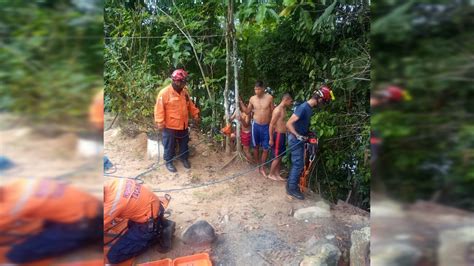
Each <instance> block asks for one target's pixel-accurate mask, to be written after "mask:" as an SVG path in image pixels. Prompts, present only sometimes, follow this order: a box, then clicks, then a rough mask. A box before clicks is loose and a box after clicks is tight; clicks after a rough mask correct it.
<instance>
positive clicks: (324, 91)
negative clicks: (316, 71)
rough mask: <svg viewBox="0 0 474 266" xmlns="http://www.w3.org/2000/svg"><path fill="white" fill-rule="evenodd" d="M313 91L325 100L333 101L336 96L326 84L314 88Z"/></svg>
mask: <svg viewBox="0 0 474 266" xmlns="http://www.w3.org/2000/svg"><path fill="white" fill-rule="evenodd" d="M315 93H316V94H317V95H318V96H319V97H321V98H322V99H323V101H325V102H330V101H334V100H335V99H336V98H335V97H334V94H333V92H332V90H331V89H330V88H329V87H328V86H322V87H321V89H319V90H316V91H315Z"/></svg>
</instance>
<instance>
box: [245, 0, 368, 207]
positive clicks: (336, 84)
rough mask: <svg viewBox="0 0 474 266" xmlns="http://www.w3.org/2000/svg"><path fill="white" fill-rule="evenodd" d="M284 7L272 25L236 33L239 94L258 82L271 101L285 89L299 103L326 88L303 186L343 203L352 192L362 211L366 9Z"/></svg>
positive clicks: (302, 4)
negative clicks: (329, 99)
mask: <svg viewBox="0 0 474 266" xmlns="http://www.w3.org/2000/svg"><path fill="white" fill-rule="evenodd" d="M284 3H285V6H284V7H282V8H283V11H281V12H280V15H281V16H282V17H281V18H280V19H279V20H278V21H274V25H273V26H270V27H267V28H265V29H261V28H260V27H256V26H253V25H248V26H246V27H245V28H244V29H242V38H243V40H242V45H241V47H242V48H241V50H242V57H243V73H244V75H249V76H250V77H249V76H245V77H244V78H243V82H244V84H243V87H244V89H245V91H243V92H242V94H243V95H245V96H249V95H251V94H252V90H248V89H250V88H252V87H253V86H252V82H253V81H254V80H255V79H263V80H265V81H266V82H267V85H268V86H269V87H271V88H272V90H273V91H274V94H275V96H279V95H281V94H283V93H285V92H290V93H291V94H292V95H293V98H294V99H296V100H298V101H299V102H300V103H301V102H302V101H305V100H307V99H308V98H309V97H310V96H311V94H312V91H313V89H314V88H315V86H316V87H317V86H319V85H320V84H322V83H326V84H328V85H329V86H330V87H331V88H332V89H333V90H334V92H335V94H336V101H334V102H333V103H331V105H330V106H327V107H324V108H322V109H319V110H317V111H316V113H315V115H314V116H313V117H312V119H311V130H313V131H315V132H316V133H317V134H318V137H319V141H320V148H319V151H318V156H317V160H316V168H315V169H314V171H312V173H311V176H310V184H311V186H312V188H313V189H320V193H322V195H323V196H325V197H326V198H328V199H330V200H332V201H336V200H337V199H343V200H345V199H346V197H347V195H348V194H349V191H352V192H351V195H352V196H351V198H350V201H351V202H352V203H354V204H356V205H358V206H361V207H363V208H368V207H369V192H370V191H369V187H370V186H369V184H370V170H369V167H368V162H367V160H366V157H367V156H366V154H367V147H368V139H369V137H368V136H369V131H370V125H369V115H368V110H369V106H368V104H369V102H368V99H369V88H370V86H369V74H370V55H369V52H368V28H369V27H368V24H369V16H368V6H367V5H366V4H358V5H349V4H340V3H338V2H337V1H335V2H331V3H329V2H328V3H326V4H315V3H313V2H310V1H299V2H296V1H285V2H284ZM348 6H352V7H353V8H352V9H351V8H349V7H348ZM295 28H296V29H297V30H295ZM269 29H270V30H269ZM283 161H284V162H288V163H289V161H288V159H287V158H285V159H284V160H283ZM287 165H288V166H289V164H287Z"/></svg>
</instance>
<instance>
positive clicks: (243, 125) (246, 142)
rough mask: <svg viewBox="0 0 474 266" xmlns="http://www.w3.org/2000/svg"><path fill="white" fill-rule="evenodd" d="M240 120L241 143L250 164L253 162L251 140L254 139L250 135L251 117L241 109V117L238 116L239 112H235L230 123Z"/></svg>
mask: <svg viewBox="0 0 474 266" xmlns="http://www.w3.org/2000/svg"><path fill="white" fill-rule="evenodd" d="M234 119H238V120H239V123H240V129H241V130H242V131H241V132H240V142H241V143H242V147H243V150H244V153H245V158H247V161H249V162H250V163H252V162H253V159H252V155H250V140H251V138H252V134H251V133H250V116H249V115H247V114H246V113H244V112H242V108H241V109H240V117H238V116H237V112H235V113H234V114H233V115H232V116H231V117H230V121H232V120H234Z"/></svg>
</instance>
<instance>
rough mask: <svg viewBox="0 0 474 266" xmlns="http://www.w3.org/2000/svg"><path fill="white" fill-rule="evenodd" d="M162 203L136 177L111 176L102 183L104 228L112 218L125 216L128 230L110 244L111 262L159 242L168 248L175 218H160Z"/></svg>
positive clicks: (134, 254) (162, 212)
mask: <svg viewBox="0 0 474 266" xmlns="http://www.w3.org/2000/svg"><path fill="white" fill-rule="evenodd" d="M163 214H164V207H163V205H162V204H161V202H160V199H159V198H158V196H156V195H155V194H154V193H153V192H152V191H151V190H150V189H148V188H147V187H145V186H142V185H141V184H139V183H137V182H136V181H135V180H132V179H126V178H111V179H109V180H107V181H106V182H105V184H104V228H110V227H111V226H113V225H114V222H115V221H114V219H127V220H128V225H127V231H125V233H123V235H121V236H119V237H118V239H117V241H116V242H115V243H114V244H113V245H112V246H111V247H110V250H109V252H108V254H107V259H108V261H109V262H110V263H112V264H117V263H120V262H123V261H126V260H128V259H130V258H132V257H135V256H137V255H139V254H140V253H142V252H144V251H146V250H147V249H148V248H149V247H150V246H151V245H154V244H159V245H160V247H161V248H162V250H161V251H164V252H166V251H168V249H169V248H171V237H172V234H173V233H174V222H172V221H169V220H165V219H164V218H163Z"/></svg>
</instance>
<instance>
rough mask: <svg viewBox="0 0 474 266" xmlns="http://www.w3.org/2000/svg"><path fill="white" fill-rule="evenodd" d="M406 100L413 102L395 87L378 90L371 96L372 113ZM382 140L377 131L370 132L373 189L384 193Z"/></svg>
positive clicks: (390, 86)
mask: <svg viewBox="0 0 474 266" xmlns="http://www.w3.org/2000/svg"><path fill="white" fill-rule="evenodd" d="M404 100H407V101H409V100H411V96H410V94H409V93H408V91H406V90H404V89H402V88H400V87H398V86H394V85H389V86H387V87H385V88H383V89H380V90H377V91H375V92H374V93H372V94H371V96H370V107H371V109H372V111H375V110H376V109H377V108H381V107H386V106H389V105H391V104H395V103H399V102H401V101H404ZM382 143H383V141H382V138H381V137H380V136H379V133H378V131H377V130H371V132H370V151H371V156H370V167H371V171H372V176H373V177H374V182H372V184H373V188H374V190H379V191H384V190H385V188H384V186H383V184H382V182H381V180H380V176H379V173H380V171H379V169H378V168H379V167H378V165H377V164H378V163H377V162H378V158H379V156H380V152H381V147H382Z"/></svg>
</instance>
